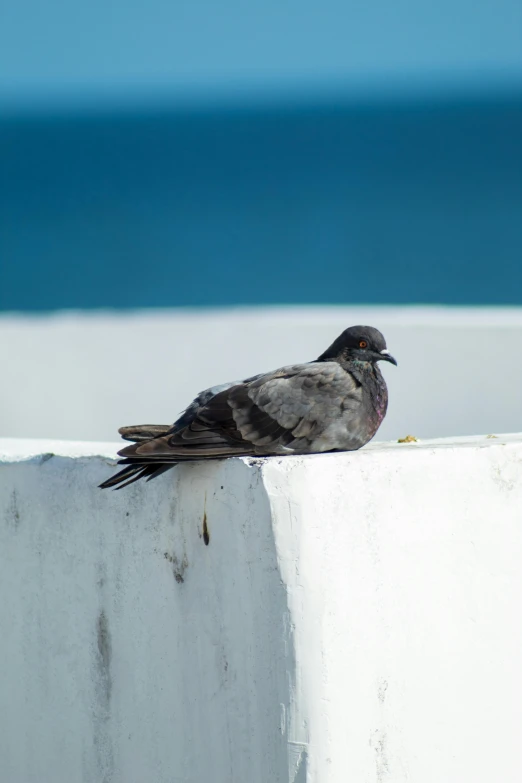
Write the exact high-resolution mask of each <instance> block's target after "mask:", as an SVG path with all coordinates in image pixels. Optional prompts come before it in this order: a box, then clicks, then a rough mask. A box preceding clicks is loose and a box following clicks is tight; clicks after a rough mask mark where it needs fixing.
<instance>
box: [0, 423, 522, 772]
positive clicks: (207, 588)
mask: <svg viewBox="0 0 522 783" xmlns="http://www.w3.org/2000/svg"><path fill="white" fill-rule="evenodd" d="M406 434H407V433H404V435H406ZM414 434H415V433H414ZM492 434H494V435H496V437H494V438H491V437H487V436H485V435H484V436H480V437H473V438H469V437H466V438H456V439H445V440H435V441H426V442H419V443H413V444H397V443H382V444H379V443H375V444H371V445H370V446H368V447H366V448H365V449H362V450H361V451H360V452H352V453H344V454H334V455H320V456H309V457H286V458H272V459H263V460H257V459H256V460H248V459H234V460H226V461H216V462H211V463H210V462H209V463H194V464H191V465H185V466H180V467H177V468H175V469H173V470H172V471H171V472H169V473H166V474H165V475H164V476H162V477H160V478H158V479H157V480H155V481H153V482H150V483H144V482H138V483H136V484H134V485H132V486H131V487H129V488H127V489H123V490H122V491H121V492H110V491H102V490H99V489H98V488H97V484H99V482H100V481H102V480H103V479H104V478H106V477H107V475H110V472H111V470H113V467H112V465H113V464H114V460H115V452H116V449H117V448H118V444H114V443H111V444H96V443H74V442H66V441H32V440H26V441H16V440H0V548H1V551H2V553H3V564H2V568H1V569H0V591H1V595H2V597H3V600H2V602H1V603H0V634H1V638H2V647H3V654H2V668H1V676H0V700H1V703H2V704H4V705H5V704H8V705H9V709H8V710H5V709H4V710H3V711H2V712H1V713H0V759H2V765H1V767H2V770H1V773H0V780H2V781H3V780H5V781H6V783H33V781H34V783H76V782H78V783H145V781H147V783H148V781H154V783H210V781H212V783H341V782H342V783H346V781H356V782H357V783H359V782H362V783H366V782H368V783H383V782H384V781H387V780H389V781H393V783H403V782H404V783H406V781H408V783H411V781H422V783H441V781H444V783H463V781H465V780H466V781H467V780H470V781H473V783H491V781H492V780H502V781H503V783H519V781H520V780H521V779H522V751H521V750H520V736H521V733H522V672H521V669H520V660H521V659H522V624H521V623H520V617H519V614H520V613H519V602H520V595H521V594H522V569H521V568H520V561H521V557H522V524H521V523H522V435H502V434H498V433H492ZM49 455H53V456H52V457H51V456H49ZM205 530H206V531H207V532H208V544H206V541H205V538H206V536H205Z"/></svg>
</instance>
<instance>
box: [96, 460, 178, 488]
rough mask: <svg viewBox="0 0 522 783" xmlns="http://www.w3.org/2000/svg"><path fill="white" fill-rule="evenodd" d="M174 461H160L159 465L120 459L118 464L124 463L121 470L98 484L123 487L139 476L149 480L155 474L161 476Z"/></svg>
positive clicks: (105, 486) (104, 486) (136, 479)
mask: <svg viewBox="0 0 522 783" xmlns="http://www.w3.org/2000/svg"><path fill="white" fill-rule="evenodd" d="M175 464H176V463H175V462H168V463H166V464H165V463H162V464H160V465H158V464H157V463H156V464H152V465H151V464H150V463H147V464H146V465H144V464H143V463H142V462H135V461H134V460H123V459H122V460H120V461H119V462H118V465H125V467H124V468H123V470H120V471H119V472H118V473H116V475H115V476H111V477H110V478H109V479H107V480H106V481H104V482H103V483H102V484H100V485H99V487H100V489H110V488H111V487H112V488H113V489H123V487H128V486H129V484H133V483H134V482H135V481H138V479H141V478H145V477H146V478H147V481H150V480H151V479H153V478H156V477H157V476H161V474H162V473H165V471H166V470H170V468H173V467H174V465H175Z"/></svg>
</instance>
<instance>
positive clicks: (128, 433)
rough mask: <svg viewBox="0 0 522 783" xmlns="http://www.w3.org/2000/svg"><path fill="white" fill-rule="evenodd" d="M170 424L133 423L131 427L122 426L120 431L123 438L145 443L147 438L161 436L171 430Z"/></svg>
mask: <svg viewBox="0 0 522 783" xmlns="http://www.w3.org/2000/svg"><path fill="white" fill-rule="evenodd" d="M170 428H171V427H170V424H133V425H131V426H130V427H120V429H119V430H118V432H119V433H120V435H121V437H122V438H123V440H130V441H132V442H133V443H143V441H145V440H151V439H152V438H159V437H161V436H162V435H165V434H166V433H167V432H168V431H169V430H170Z"/></svg>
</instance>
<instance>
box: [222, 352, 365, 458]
mask: <svg viewBox="0 0 522 783" xmlns="http://www.w3.org/2000/svg"><path fill="white" fill-rule="evenodd" d="M243 388H244V387H243ZM241 392H242V393H241ZM241 392H238V391H236V390H234V391H233V392H232V393H231V395H230V402H229V404H230V406H231V407H232V410H233V417H234V420H235V422H236V424H237V427H238V429H239V431H240V432H241V435H242V436H243V438H244V439H245V440H249V441H250V442H251V443H253V444H254V445H255V446H263V447H265V448H266V447H267V446H272V447H273V448H274V451H275V452H276V453H288V452H289V451H308V450H310V448H311V447H313V444H314V443H315V442H316V441H317V440H318V439H320V438H321V436H322V435H323V433H324V431H325V429H327V428H331V425H332V423H333V422H335V421H336V420H340V419H341V418H342V417H343V413H344V411H348V410H349V409H352V408H354V407H356V406H357V405H358V403H360V398H361V393H360V389H359V387H358V386H357V384H356V382H355V381H354V379H353V378H352V376H351V375H349V374H348V373H346V372H345V371H344V370H343V369H342V368H341V366H340V365H339V364H337V363H336V362H321V363H312V364H309V365H296V366H292V367H286V368H282V369H281V370H280V371H279V372H278V374H277V376H275V377H274V376H263V377H261V378H259V379H257V380H256V381H254V382H253V383H251V384H249V385H248V388H247V390H246V394H245V393H244V391H243V390H241ZM263 414H264V415H263ZM341 429H343V428H342V427H341ZM336 445H337V444H335V443H334V444H332V445H329V446H328V445H325V447H324V448H322V449H321V450H327V449H328V448H332V447H334V448H335V446H336Z"/></svg>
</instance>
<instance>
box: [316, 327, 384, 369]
mask: <svg viewBox="0 0 522 783" xmlns="http://www.w3.org/2000/svg"><path fill="white" fill-rule="evenodd" d="M332 359H343V360H344V361H350V360H352V361H353V360H358V361H360V362H391V363H392V364H395V365H396V366H397V362H396V361H395V359H394V358H393V356H392V355H391V354H390V352H389V351H388V349H387V348H386V340H385V339H384V337H383V336H382V334H381V333H380V332H379V330H378V329H374V327H373V326H350V327H349V328H348V329H345V330H344V332H343V333H342V334H340V335H339V337H338V338H337V340H335V341H334V342H333V343H332V345H331V346H330V347H329V348H327V350H326V351H325V352H324V353H323V354H321V356H320V357H319V361H329V360H332Z"/></svg>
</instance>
